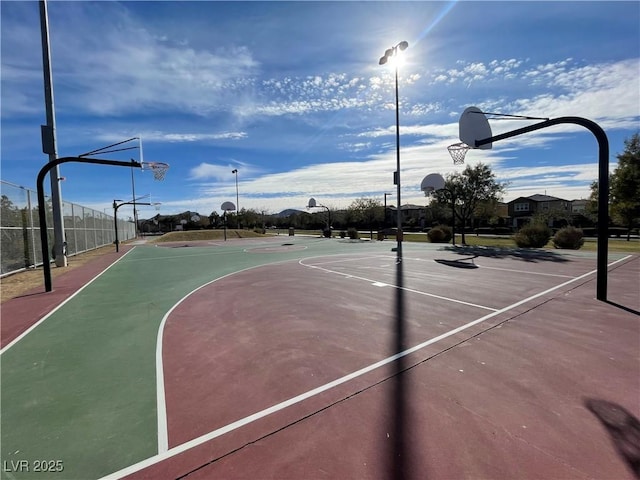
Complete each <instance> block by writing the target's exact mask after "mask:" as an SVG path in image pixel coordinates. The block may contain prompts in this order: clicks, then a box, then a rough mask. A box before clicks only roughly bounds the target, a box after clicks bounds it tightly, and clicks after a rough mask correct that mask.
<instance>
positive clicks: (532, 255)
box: [443, 245, 569, 262]
mask: <svg viewBox="0 0 640 480" xmlns="http://www.w3.org/2000/svg"><path fill="white" fill-rule="evenodd" d="M443 249H444V250H446V251H448V252H452V253H456V254H458V255H473V256H474V258H477V257H491V258H514V259H517V260H522V261H525V262H568V261H569V259H567V258H566V257H564V256H563V255H560V254H558V253H555V252H551V251H549V250H534V249H527V248H500V247H482V246H476V245H462V246H456V247H454V246H451V245H450V246H445V247H444V248H443Z"/></svg>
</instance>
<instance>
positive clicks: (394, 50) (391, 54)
mask: <svg viewBox="0 0 640 480" xmlns="http://www.w3.org/2000/svg"><path fill="white" fill-rule="evenodd" d="M408 46H409V43H408V42H406V41H402V42H400V43H398V44H397V45H396V46H395V47H391V48H388V49H387V50H386V51H385V52H384V55H383V56H382V57H381V58H380V61H379V62H378V64H379V65H384V64H386V63H387V61H388V60H389V58H396V62H395V65H394V67H395V83H396V172H395V175H394V179H393V180H394V183H395V184H396V186H397V190H398V191H397V197H398V205H397V208H398V210H397V228H398V232H397V233H396V240H397V242H398V247H397V252H398V259H401V258H402V212H401V210H400V205H402V204H401V202H400V105H399V103H398V62H397V56H398V49H400V51H403V50H406V49H407V47H408Z"/></svg>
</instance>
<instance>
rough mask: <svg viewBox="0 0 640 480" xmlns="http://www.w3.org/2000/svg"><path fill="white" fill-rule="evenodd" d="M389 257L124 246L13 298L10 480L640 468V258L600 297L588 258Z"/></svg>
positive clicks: (5, 358)
mask: <svg viewBox="0 0 640 480" xmlns="http://www.w3.org/2000/svg"><path fill="white" fill-rule="evenodd" d="M393 246H395V242H391V241H384V242H369V241H362V242H352V241H348V240H338V239H323V238H303V237H273V238H270V239H251V240H248V239H247V240H229V241H227V242H197V243H191V244H184V243H180V244H169V245H165V246H153V245H151V244H148V245H141V246H136V247H133V248H132V247H130V246H126V247H124V248H121V251H120V252H119V253H117V254H116V253H114V254H113V256H111V257H109V258H107V259H105V260H103V264H100V265H94V266H93V267H91V266H87V267H86V268H85V267H82V268H85V270H84V272H79V273H75V272H74V276H75V277H77V278H78V279H80V281H79V282H76V285H75V286H74V285H73V284H74V281H73V279H69V278H65V276H63V277H61V278H60V280H57V281H56V282H57V283H56V285H54V290H53V291H52V292H49V293H44V292H33V293H32V294H30V295H26V296H23V297H20V298H17V299H14V300H11V301H9V302H7V303H5V304H3V308H2V310H3V311H2V313H3V315H2V320H3V322H2V323H3V325H2V326H3V330H2V345H3V347H2V348H3V349H2V413H3V415H2V460H3V478H44V477H43V476H42V473H37V472H34V462H35V461H37V460H47V461H53V462H58V461H59V462H62V465H63V467H64V469H63V471H59V472H57V473H56V471H52V472H49V473H48V474H47V475H45V477H46V478H65V479H66V478H83V479H85V478H189V479H191V478H203V479H204V478H388V477H398V478H400V477H404V478H434V479H435V478H478V477H481V478H633V476H634V474H633V471H632V465H633V464H634V463H633V462H634V461H635V462H637V460H638V458H640V455H639V452H640V448H638V447H639V446H638V443H637V438H638V437H637V435H638V433H639V431H638V428H637V425H638V421H637V417H638V416H639V415H640V410H639V408H638V403H637V398H638V393H639V392H640V385H639V383H640V381H639V378H640V377H639V376H638V373H639V370H638V348H637V347H638V338H640V337H639V333H640V327H639V325H638V312H639V311H640V299H639V298H638V293H637V292H638V279H639V278H640V257H639V256H638V255H622V254H620V255H616V254H611V255H609V259H608V264H609V267H608V268H609V292H610V294H609V302H601V301H597V300H595V299H594V297H595V269H596V259H595V255H594V254H591V253H588V252H580V251H576V252H569V253H566V252H565V251H558V252H556V251H546V250H544V251H543V250H541V251H524V250H506V249H505V250H502V249H490V248H461V247H459V248H455V247H451V246H442V245H435V244H408V243H404V244H403V248H404V255H403V257H402V262H398V261H397V256H396V254H395V253H393V252H392V251H391V248H392V247H393ZM88 277H90V279H88ZM634 422H635V423H634ZM634 435H635V437H634ZM634 439H635V440H634ZM25 462H26V463H25ZM51 465H52V466H53V467H55V466H56V465H60V464H59V463H58V464H56V463H52V464H51ZM635 465H637V463H636V464H635ZM21 467H22V468H21ZM25 467H30V469H29V470H30V471H26V470H25Z"/></svg>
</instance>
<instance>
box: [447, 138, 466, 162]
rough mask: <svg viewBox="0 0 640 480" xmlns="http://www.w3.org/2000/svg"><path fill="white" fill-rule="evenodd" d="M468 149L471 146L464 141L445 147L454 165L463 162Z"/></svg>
mask: <svg viewBox="0 0 640 480" xmlns="http://www.w3.org/2000/svg"><path fill="white" fill-rule="evenodd" d="M470 149H471V147H470V146H469V145H467V144H466V143H464V142H460V143H454V144H453V145H449V146H448V147H447V150H449V155H451V158H452V159H453V164H454V165H462V164H463V163H464V157H465V155H466V154H467V152H468V151H469V150H470Z"/></svg>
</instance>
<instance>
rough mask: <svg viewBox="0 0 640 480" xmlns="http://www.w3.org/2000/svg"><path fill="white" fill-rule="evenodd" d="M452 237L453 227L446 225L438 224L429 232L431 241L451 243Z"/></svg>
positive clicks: (428, 236) (428, 235)
mask: <svg viewBox="0 0 640 480" xmlns="http://www.w3.org/2000/svg"><path fill="white" fill-rule="evenodd" d="M451 237H452V234H451V228H450V227H448V226H446V225H437V226H435V227H433V228H432V229H431V230H429V231H428V232H427V238H429V241H430V242H431V243H449V242H450V241H451Z"/></svg>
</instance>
